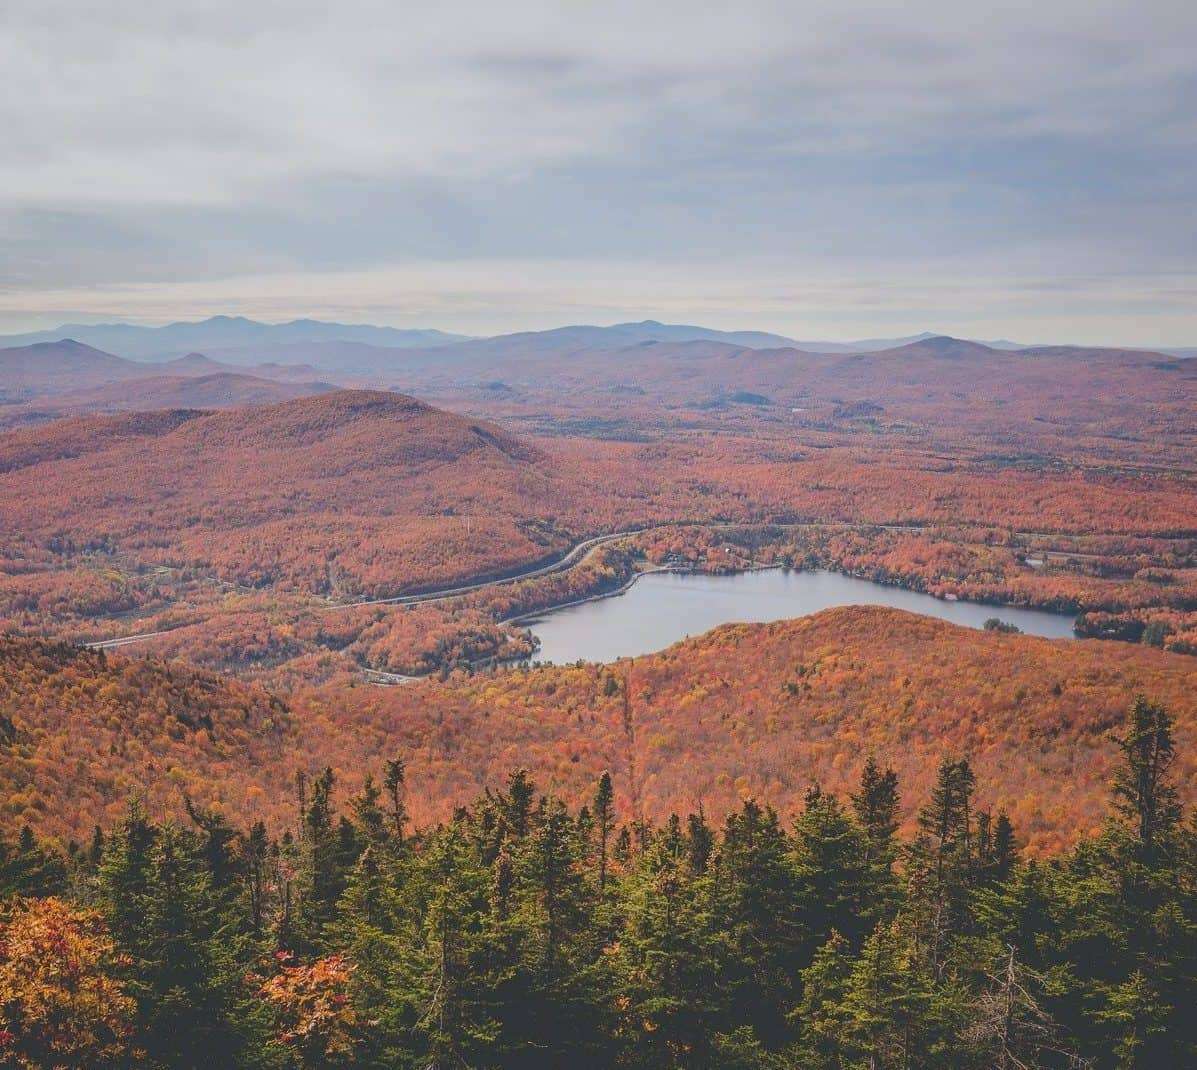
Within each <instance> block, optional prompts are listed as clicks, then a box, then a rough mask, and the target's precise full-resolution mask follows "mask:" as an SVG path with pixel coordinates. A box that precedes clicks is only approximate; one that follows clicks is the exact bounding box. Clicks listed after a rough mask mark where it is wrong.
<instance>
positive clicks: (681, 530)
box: [89, 521, 1197, 682]
mask: <svg viewBox="0 0 1197 1070" xmlns="http://www.w3.org/2000/svg"><path fill="white" fill-rule="evenodd" d="M1157 541H1158V540H1157ZM1191 543H1192V540H1178V541H1177V542H1176V547H1177V550H1176V552H1175V554H1174V555H1173V556H1177V557H1178V558H1179V560H1180V561H1181V563H1182V565H1183V564H1185V563H1187V564H1190V565H1191V564H1192V563H1193V559H1194V556H1195V552H1194V549H1193V547H1192V545H1191ZM1093 545H1095V543H1094V540H1093V539H1091V538H1085V537H1078V536H1062V535H1056V536H1048V535H1046V534H1044V533H1036V532H1005V531H999V530H996V529H966V530H964V531H963V532H959V531H954V530H953V529H945V528H942V527H924V526H920V525H909V524H906V525H873V524H856V525H852V524H821V523H815V522H807V521H795V522H792V523H785V524H778V523H771V524H759V525H750V524H733V523H717V524H695V523H689V524H683V523H677V524H663V525H647V526H645V527H641V528H636V529H628V530H625V531H621V532H614V533H606V534H600V535H596V536H590V537H588V538H586V539H584V540H581V541H579V542H578V543H575V544H574V545H573V546H571V547H570V548H569V549H567V550H566V551H565V552H564V553H563V554H561V555H560V556H558V557H557V558H555V559H554V560H552V561H550V562H548V563H543V562H537V563H535V564H533V565H532V566H531V567H530V568H528V569H526V570H524V571H521V572H518V573H515V574H512V575H506V576H501V577H496V578H491V579H486V578H481V579H479V578H473V579H467V582H463V583H458V584H455V585H454V586H453V587H451V588H442V589H439V590H437V591H431V592H425V593H413V594H405V595H397V596H393V597H388V598H382V599H368V600H366V601H363V602H356V603H344V604H340V605H335V606H329V605H325V606H323V607H320V608H319V609H317V610H316V612H320V613H326V612H336V611H341V612H344V613H347V614H349V615H352V614H353V613H354V612H355V611H356V612H358V613H360V612H363V611H388V612H394V613H403V612H405V611H411V610H414V609H419V608H423V609H424V611H425V612H433V613H438V614H440V613H445V614H450V613H452V612H455V611H457V610H461V611H465V612H468V613H470V614H473V615H474V616H472V617H471V619H477V620H478V621H480V622H487V624H486V627H487V629H488V633H487V635H486V636H483V635H482V634H481V633H479V635H478V638H477V639H476V640H475V641H474V644H475V647H476V650H475V652H474V653H473V654H472V655H470V656H468V657H463V656H461V655H460V654H453V653H452V650H451V645H452V644H450V645H449V646H446V647H445V649H444V652H443V653H439V654H438V653H432V652H430V655H420V656H418V659H412V658H411V657H410V656H409V655H404V654H403V653H402V651H401V650H396V651H395V652H394V653H393V654H388V655H387V657H386V660H385V661H384V662H383V663H381V664H380V663H377V662H374V661H371V660H369V658H368V657H365V658H360V657H359V659H358V664H359V667H360V670H361V671H363V672H368V673H372V674H373V675H374V676H375V677H376V678H377V679H380V680H387V681H388V682H395V678H396V677H405V678H421V677H425V676H430V675H436V674H437V673H443V672H444V671H445V670H446V669H467V670H474V669H480V668H486V667H491V666H494V665H496V664H513V663H519V662H522V661H526V660H528V658H530V657H534V654H535V648H529V646H528V644H529V639H528V637H527V635H526V634H523V635H520V634H518V633H513V632H512V629H513V628H517V629H518V628H520V626H521V625H524V624H525V623H527V622H529V621H531V620H534V619H536V618H539V617H542V616H544V615H547V614H551V613H552V612H555V611H556V610H559V609H564V608H568V607H571V606H576V605H582V604H586V603H588V602H592V601H595V600H599V599H604V598H610V597H614V596H617V595H619V594H622V593H624V592H625V591H627V590H629V589H630V588H631V586H633V585H634V584H635V583H636V582H637V581H638V579H639V577H640V576H641V575H646V574H651V573H653V572H657V571H671V572H678V573H685V572H694V573H699V574H707V573H715V574H731V573H738V572H746V571H754V570H759V569H761V568H766V567H767V568H778V567H780V568H792V569H795V570H799V571H803V570H812V569H823V570H826V571H829V572H835V573H838V574H841V575H844V576H850V577H854V578H858V579H862V580H866V581H869V582H873V583H877V584H880V585H882V586H885V587H893V588H896V589H902V590H910V591H915V592H918V593H921V594H927V595H930V596H931V597H935V598H938V599H940V600H944V601H961V602H969V603H973V604H977V605H984V606H992V607H994V608H995V610H1000V609H1006V608H1011V609H1032V610H1042V611H1045V612H1053V613H1062V614H1069V615H1075V617H1076V620H1075V624H1074V629H1075V633H1076V635H1077V637H1078V638H1109V639H1119V640H1123V641H1132V642H1134V641H1145V642H1151V643H1152V645H1158V646H1164V645H1168V644H1169V643H1170V644H1171V645H1170V646H1169V648H1170V649H1175V650H1176V652H1179V653H1195V652H1197V641H1193V640H1190V639H1189V638H1188V636H1187V632H1186V629H1187V624H1186V623H1185V622H1186V620H1187V619H1188V617H1186V616H1185V615H1186V614H1188V615H1189V616H1192V615H1193V611H1194V610H1195V609H1197V581H1194V580H1190V581H1187V583H1186V585H1184V586H1178V585H1177V583H1176V582H1174V581H1173V582H1168V581H1167V577H1170V576H1172V575H1176V574H1177V573H1176V572H1175V570H1173V571H1172V572H1168V571H1166V570H1163V569H1156V570H1154V572H1153V570H1151V569H1139V570H1137V572H1136V574H1135V578H1134V582H1133V583H1131V582H1129V577H1128V579H1127V580H1119V579H1118V578H1117V576H1116V575H1114V576H1113V577H1112V578H1111V576H1109V575H1103V574H1102V573H1103V570H1104V572H1105V573H1107V574H1108V573H1112V572H1116V571H1117V569H1118V568H1119V566H1118V565H1117V561H1118V560H1119V559H1118V558H1117V557H1116V556H1115V557H1114V558H1111V557H1110V555H1109V554H1108V553H1105V554H1103V553H1101V552H1097V551H1100V550H1101V549H1102V547H1101V545H1100V543H1098V544H1096V546H1097V550H1096V551H1095V550H1090V549H1085V548H1087V547H1090V546H1093ZM1078 546H1079V547H1082V548H1081V549H1078ZM910 547H912V548H913V549H908V548H910ZM902 553H907V554H908V556H909V558H910V560H909V562H906V563H905V564H903V562H902V561H901V559H900V557H899V556H898V555H901V554H902ZM895 558H897V560H895ZM1111 561H1113V562H1114V564H1110V562H1111ZM1123 571H1124V572H1125V571H1126V570H1125V568H1123ZM1180 574H1183V575H1189V574H1190V573H1186V572H1183V571H1182V572H1181V573H1180ZM1157 575H1162V576H1164V577H1165V581H1160V582H1156V583H1154V585H1153V583H1152V582H1151V581H1150V579H1148V580H1143V581H1140V580H1139V576H1147V577H1153V576H1157ZM974 576H975V577H976V578H974ZM1131 588H1134V590H1133V591H1132V594H1133V597H1128V596H1127V595H1126V593H1125V592H1126V591H1127V590H1128V589H1131ZM1153 592H1155V593H1154V594H1153ZM1003 596H1004V597H1003ZM1153 597H1154V598H1156V599H1157V600H1163V601H1164V602H1168V601H1169V600H1170V601H1171V603H1172V604H1174V605H1175V606H1176V607H1177V608H1176V609H1175V610H1169V609H1167V608H1162V609H1160V610H1153V609H1152V608H1151V600H1152V598H1153ZM1136 599H1137V600H1138V601H1139V602H1146V603H1147V605H1146V606H1145V607H1143V608H1135V605H1134V603H1135V601H1136ZM1153 621H1154V623H1152V622H1153ZM1173 621H1174V622H1173ZM189 626H191V625H189V623H188V622H186V621H184V622H183V623H181V624H179V625H177V627H180V628H187V627H189ZM448 627H449V631H450V633H452V631H453V628H454V626H453V625H452V623H449V625H448ZM470 627H471V628H473V629H475V630H477V627H478V625H470ZM172 630H174V629H173V628H172V629H164V630H161V631H158V630H152V631H147V632H145V633H143V634H140V635H139V634H134V635H132V636H122V637H115V638H112V639H106V640H98V641H95V642H94V643H92V644H89V645H94V646H96V647H121V646H125V645H130V644H134V643H138V642H141V641H145V642H151V641H153V640H157V639H160V638H161V637H163V636H164V635H168V634H169V632H170V631H172ZM479 644H480V646H479Z"/></svg>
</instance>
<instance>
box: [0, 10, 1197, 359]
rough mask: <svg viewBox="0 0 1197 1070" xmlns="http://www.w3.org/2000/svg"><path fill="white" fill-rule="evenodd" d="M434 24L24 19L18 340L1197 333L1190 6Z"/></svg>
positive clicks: (478, 19)
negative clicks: (102, 329) (568, 326)
mask: <svg viewBox="0 0 1197 1070" xmlns="http://www.w3.org/2000/svg"><path fill="white" fill-rule="evenodd" d="M994 6H995V7H997V5H994ZM418 7H419V8H422V10H420V9H418ZM418 7H417V5H406V4H396V3H394V0H390V2H386V3H384V2H378V3H375V2H370V0H343V2H341V3H338V4H327V3H318V4H317V3H307V2H304V0H300V2H295V0H292V2H289V3H285V4H278V3H266V2H260V0H239V2H236V3H234V2H226V0H216V2H202V0H200V2H196V0H191V2H187V3H180V2H176V0H159V2H157V3H155V4H145V5H131V4H119V5H118V4H99V3H85V2H81V0H15V3H14V0H8V3H7V4H6V5H5V10H4V14H3V16H0V130H2V131H3V149H2V151H0V327H4V328H8V329H18V328H22V327H33V326H42V325H49V324H50V323H51V322H56V321H58V320H61V319H63V318H79V317H86V318H92V319H94V318H97V317H120V318H131V319H140V320H144V321H162V320H169V319H176V318H191V317H195V316H203V315H209V314H213V313H216V312H235V313H242V314H246V315H256V316H259V317H261V318H266V319H282V318H289V317H292V316H298V315H315V316H321V317H327V318H334V317H335V318H344V319H359V320H366V319H368V320H371V321H374V322H387V323H394V324H396V325H400V326H403V325H422V326H436V327H441V328H443V329H446V330H463V331H468V332H476V333H481V332H492V331H498V330H506V329H520V328H524V327H541V326H551V325H556V324H560V323H563V322H576V321H579V320H589V321H599V322H610V321H613V320H616V319H626V318H642V317H644V316H656V317H658V318H668V319H675V320H677V319H685V320H690V321H700V322H704V323H707V324H710V325H713V326H722V327H756V328H761V329H770V330H777V331H781V332H783V333H787V334H792V335H799V336H805V337H813V336H816V335H818V336H824V337H850V336H854V335H872V334H879V333H889V332H892V333H901V332H904V331H906V330H911V331H913V330H920V329H924V328H933V329H940V330H949V331H952V332H954V333H961V334H973V335H997V334H1004V335H1008V336H1013V337H1018V338H1022V339H1026V340H1030V341H1038V340H1045V341H1052V340H1073V341H1091V342H1103V341H1105V342H1123V343H1133V344H1142V345H1164V344H1173V345H1180V344H1190V345H1192V344H1197V252H1195V251H1197V64H1194V61H1193V57H1194V54H1195V53H1197V5H1194V4H1193V3H1191V2H1179V0H1178V2H1170V0H1140V2H1139V3H1136V4H1132V3H1102V2H1100V0H1098V2H1094V0H1085V2H1079V0H1078V2H1073V0H1051V2H1049V3H1044V2H1042V0H1040V2H1039V3H1034V4H1032V3H1025V4H1023V3H1014V4H1003V5H1001V6H1000V8H1001V9H1000V10H992V11H986V10H982V7H983V5H979V4H974V5H969V4H960V3H958V2H957V3H948V2H943V3H939V2H935V3H929V2H914V3H904V4H901V5H897V4H885V3H876V4H862V3H855V2H848V3H836V4H832V3H827V4H822V3H818V4H815V3H795V2H790V3H767V2H749V0H741V2H740V3H738V4H727V5H718V7H716V6H715V5H708V4H702V3H698V4H696V3H694V2H693V0H691V2H689V3H655V4H645V3H643V2H641V3H636V4H631V3H626V4H625V3H610V2H608V3H603V4H582V3H572V2H570V3H567V2H564V0H562V2H559V3H556V4H536V3H520V2H513V3H506V4H490V3H468V4H467V3H453V2H444V3H441V4H438V5H435V6H432V5H419V6H418Z"/></svg>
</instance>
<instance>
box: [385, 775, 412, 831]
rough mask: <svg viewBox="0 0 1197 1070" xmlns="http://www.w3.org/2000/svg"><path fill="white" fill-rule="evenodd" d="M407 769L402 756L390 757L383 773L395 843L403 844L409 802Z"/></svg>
mask: <svg viewBox="0 0 1197 1070" xmlns="http://www.w3.org/2000/svg"><path fill="white" fill-rule="evenodd" d="M406 779H407V770H406V767H405V766H404V764H403V759H401V758H391V759H388V761H387V763H386V767H385V770H384V773H383V787H384V788H386V791H387V796H388V797H389V799H390V801H391V828H392V830H393V832H394V836H395V843H396V844H397V845H402V843H403V835H404V831H403V830H404V828H405V827H406V825H407V803H406V800H405V799H404V789H405V786H406Z"/></svg>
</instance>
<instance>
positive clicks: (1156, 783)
mask: <svg viewBox="0 0 1197 1070" xmlns="http://www.w3.org/2000/svg"><path fill="white" fill-rule="evenodd" d="M1116 742H1117V744H1118V749H1119V750H1120V751H1121V752H1122V766H1121V767H1120V768H1119V770H1118V772H1117V774H1116V775H1115V778H1114V805H1115V809H1116V810H1117V811H1118V813H1120V814H1121V815H1122V816H1123V817H1124V818H1125V819H1126V821H1127V823H1128V824H1129V825H1130V827H1131V828H1132V829H1133V831H1134V834H1135V836H1136V837H1137V839H1138V842H1139V846H1140V849H1141V851H1142V853H1143V856H1144V858H1145V860H1148V861H1150V860H1152V859H1154V857H1155V855H1156V852H1157V851H1161V850H1167V849H1168V848H1169V847H1170V846H1171V841H1172V838H1173V835H1174V833H1175V832H1176V828H1177V825H1178V823H1179V821H1180V804H1179V802H1178V801H1177V795H1176V788H1175V786H1174V785H1173V784H1172V783H1171V780H1170V778H1169V773H1170V771H1171V768H1172V765H1173V763H1174V762H1175V760H1176V750H1175V745H1174V743H1173V740H1172V718H1171V717H1170V716H1169V714H1168V711H1167V710H1166V709H1164V707H1163V706H1157V705H1153V704H1152V703H1150V702H1148V701H1147V700H1146V699H1145V698H1143V697H1142V696H1139V697H1138V698H1136V699H1135V701H1134V703H1133V704H1132V705H1131V709H1130V724H1129V725H1128V727H1127V732H1126V735H1125V736H1121V737H1119V738H1118V739H1117V740H1116Z"/></svg>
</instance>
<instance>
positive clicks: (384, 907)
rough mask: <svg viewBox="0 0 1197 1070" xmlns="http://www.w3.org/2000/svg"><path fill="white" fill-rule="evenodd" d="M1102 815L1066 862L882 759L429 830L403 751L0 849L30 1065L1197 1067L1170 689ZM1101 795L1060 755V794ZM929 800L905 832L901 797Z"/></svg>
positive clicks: (967, 777) (530, 798) (1195, 988)
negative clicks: (723, 799)
mask: <svg viewBox="0 0 1197 1070" xmlns="http://www.w3.org/2000/svg"><path fill="white" fill-rule="evenodd" d="M1115 747H1116V750H1117V752H1118V761H1117V763H1116V766H1115V770H1114V773H1115V776H1114V781H1113V791H1112V793H1111V795H1110V796H1109V797H1108V800H1107V821H1106V824H1105V825H1104V827H1103V829H1102V831H1101V832H1100V834H1099V835H1097V836H1096V837H1094V838H1090V839H1087V840H1085V841H1084V842H1082V843H1081V844H1079V845H1078V846H1077V847H1076V848H1075V849H1074V850H1072V851H1071V852H1069V853H1067V854H1065V855H1063V856H1061V857H1059V858H1057V859H1055V860H1053V861H1051V862H1049V863H1046V864H1042V863H1040V864H1037V863H1034V862H1027V861H1024V860H1023V859H1021V858H1020V852H1019V841H1020V835H1019V829H1018V827H1017V824H1014V825H1012V824H1011V822H1010V820H1009V819H1008V817H1007V815H1006V814H1005V813H1004V812H1001V811H996V812H995V811H991V810H989V809H982V808H979V807H978V804H977V796H976V790H975V789H976V778H975V774H974V771H973V769H972V766H971V764H970V763H969V762H968V760H967V759H962V758H952V757H946V758H944V759H942V760H941V761H940V762H939V763H938V765H937V770H936V772H935V774H934V777H933V779H932V786H931V790H930V791H929V792H926V793H921V794H918V795H916V796H914V797H913V798H911V797H910V796H909V795H908V794H907V793H908V787H907V785H906V784H905V783H904V782H903V781H902V779H901V778H900V777H898V776H897V774H896V773H895V772H894V770H893V769H891V768H888V767H886V766H884V765H879V764H877V763H874V762H872V761H868V762H865V763H864V764H863V766H861V767H859V769H858V770H857V772H856V777H857V779H856V782H855V784H854V785H853V791H852V792H851V793H848V794H833V793H830V792H828V791H826V790H825V789H821V788H820V787H819V786H818V785H812V786H811V787H810V788H809V789H808V790H807V792H806V794H805V798H804V801H803V805H802V807H801V810H800V812H799V813H798V815H797V817H796V819H795V820H794V821H793V822H792V823H791V822H790V821H783V820H782V819H780V818H779V816H778V815H777V813H776V812H775V811H774V810H773V809H771V808H769V807H768V806H767V805H765V804H764V803H762V802H757V801H755V800H746V801H744V802H743V803H741V804H740V805H739V806H737V808H736V809H735V810H734V811H733V812H732V813H730V814H729V815H728V816H727V818H726V820H725V821H723V822H721V823H718V824H716V823H712V822H711V821H710V820H708V818H707V817H706V816H704V814H703V812H702V811H697V812H692V813H690V814H688V815H686V816H684V817H672V818H670V819H669V820H668V821H666V822H664V823H655V824H653V823H645V822H641V821H637V820H631V821H626V820H620V818H619V816H618V814H617V813H616V811H615V809H614V805H613V797H614V792H613V786H612V783H611V780H610V779H609V778H608V777H607V776H602V777H600V778H599V780H598V782H597V784H596V785H594V786H593V789H592V791H591V792H590V793H588V799H587V802H586V804H585V805H583V806H580V807H567V806H566V805H565V804H564V803H563V802H562V801H561V800H560V799H558V798H556V797H554V796H553V795H551V794H549V795H542V794H541V790H540V786H539V785H538V784H536V783H535V782H534V781H533V780H532V779H531V778H530V777H529V776H528V774H527V773H526V772H524V771H516V772H514V773H512V774H511V775H510V776H509V777H508V778H507V779H506V782H505V784H504V785H503V786H501V787H499V786H496V788H495V790H491V791H488V792H487V793H486V794H485V795H484V796H482V797H480V798H477V799H475V800H474V801H473V802H472V803H471V805H469V806H468V807H461V808H459V809H458V810H457V811H455V813H454V815H453V817H452V818H451V819H450V820H449V821H448V822H445V823H443V824H440V825H438V826H437V827H435V828H428V829H425V830H423V831H421V830H419V829H416V828H413V826H412V823H411V822H410V820H409V812H408V811H409V806H408V804H409V801H410V799H411V797H412V796H413V795H415V794H417V793H418V792H419V791H420V787H419V785H418V783H413V784H410V785H409V784H408V783H407V778H406V775H405V769H404V765H403V762H402V759H401V758H398V757H397V758H394V759H390V760H387V761H385V762H382V763H380V764H379V765H378V767H377V769H376V773H377V775H378V779H373V778H371V779H368V780H367V781H365V782H364V784H363V786H362V790H361V791H360V792H358V793H356V794H355V795H353V796H352V797H350V798H346V796H345V793H344V792H343V791H341V790H340V785H339V783H338V780H337V777H336V776H335V775H334V773H333V772H332V770H326V771H325V772H323V773H321V774H320V775H318V776H316V777H314V778H310V779H302V780H300V781H299V782H298V784H297V786H296V789H297V790H296V792H295V806H294V812H293V818H292V821H291V823H290V825H289V828H288V829H287V831H286V833H285V834H284V835H283V836H282V837H280V838H274V837H271V836H270V835H269V834H268V832H267V830H266V829H265V827H264V826H263V825H261V824H254V825H252V826H237V825H232V824H230V823H229V822H228V821H227V820H226V818H225V817H224V816H223V815H221V814H220V813H219V812H218V811H215V810H210V809H206V808H203V807H197V806H189V807H188V812H187V817H186V819H185V820H183V821H182V822H179V823H175V822H162V821H158V820H154V819H153V818H152V816H150V815H149V814H148V813H147V811H146V809H145V808H144V807H141V806H139V805H134V806H132V807H131V808H130V810H129V811H128V814H127V816H126V817H125V818H124V819H123V820H121V821H120V822H118V823H117V824H116V825H115V826H112V827H109V828H108V829H104V830H100V829H97V831H96V832H95V834H94V835H93V836H92V837H91V839H90V841H89V843H87V844H86V845H84V846H72V847H71V849H70V850H69V851H68V852H67V853H66V854H63V853H61V852H60V851H58V850H56V849H54V848H52V847H49V846H47V845H44V844H40V843H38V841H37V840H36V838H35V837H34V836H33V835H32V833H31V832H29V830H28V829H25V830H24V831H22V832H21V833H20V835H19V836H17V837H16V838H10V839H9V840H8V841H7V842H6V843H4V845H3V849H2V850H0V893H2V894H3V895H4V897H5V898H4V899H3V909H2V911H0V1060H3V1063H4V1065H8V1066H17V1067H26V1068H34V1067H50V1066H72V1067H76V1066H77V1067H117V1066H122V1067H123V1066H148V1067H155V1068H179V1070H191V1068H198V1067H200V1066H219V1067H245V1068H250V1067H277V1068H279V1070H282V1068H327V1067H333V1066H346V1067H369V1068H378V1070H382V1068H391V1067H413V1068H414V1067H438V1068H439V1067H446V1068H447V1067H487V1068H495V1070H499V1068H502V1070H508V1068H510V1070H533V1068H537V1070H539V1068H543V1067H559V1068H563V1070H564V1068H567V1067H568V1068H571V1070H573V1068H579V1070H591V1068H594V1070H598V1068H602V1070H612V1068H615V1070H619V1068H627V1070H678V1068H683V1067H684V1068H687V1070H689V1068H694V1070H726V1068H736V1070H781V1068H786V1070H846V1068H861V1070H863V1068H871V1070H876V1068H883V1067H884V1068H893V1070H899V1068H914V1067H918V1068H920V1070H991V1068H995V1067H1000V1068H1006V1070H1009V1068H1016V1067H1017V1068H1028V1070H1032V1068H1034V1070H1077V1068H1092V1070H1131V1068H1141V1070H1162V1068H1171V1067H1186V1066H1192V1065H1194V1061H1195V1060H1197V1020H1195V1019H1194V1017H1193V1014H1192V1009H1193V1004H1194V997H1195V996H1197V820H1195V819H1194V818H1193V816H1192V815H1191V814H1187V813H1186V812H1185V811H1184V810H1183V808H1182V807H1181V806H1180V804H1179V801H1178V796H1177V780H1176V775H1177V771H1176V761H1177V752H1176V740H1175V737H1174V735H1173V732H1172V722H1171V719H1170V717H1169V714H1168V711H1167V710H1166V709H1164V708H1163V707H1162V706H1158V705H1156V704H1154V703H1152V702H1149V701H1147V700H1144V699H1139V700H1136V701H1135V702H1134V704H1133V705H1132V706H1131V709H1130V712H1129V716H1127V717H1125V718H1124V721H1123V723H1122V724H1121V725H1120V726H1119V727H1118V731H1117V735H1116V736H1115ZM1070 788H1071V785H1070V784H1069V782H1068V781H1067V780H1066V779H1061V780H1060V781H1059V783H1058V784H1057V785H1056V790H1058V791H1060V792H1067V791H1069V790H1070ZM904 798H905V799H906V801H907V802H909V803H912V804H913V805H914V806H916V807H917V809H918V814H917V822H916V824H915V826H914V830H913V834H912V835H911V836H909V837H901V836H899V835H897V833H896V828H897V825H898V813H899V808H900V803H901V801H902V800H903V799H904Z"/></svg>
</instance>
